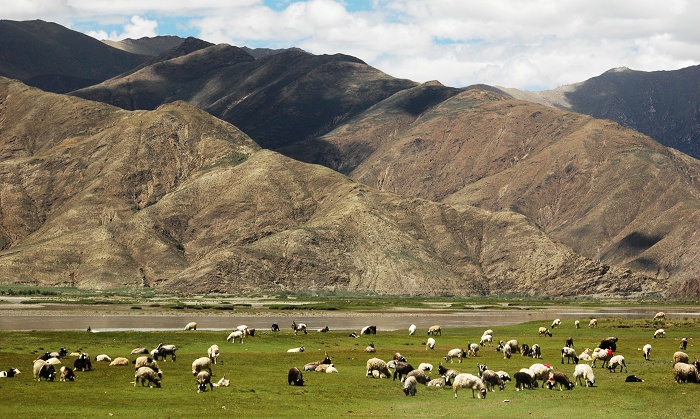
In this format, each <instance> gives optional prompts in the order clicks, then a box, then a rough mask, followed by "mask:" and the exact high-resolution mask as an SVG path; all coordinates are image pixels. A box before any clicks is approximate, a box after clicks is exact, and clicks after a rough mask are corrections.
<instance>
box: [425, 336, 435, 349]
mask: <svg viewBox="0 0 700 419" xmlns="http://www.w3.org/2000/svg"><path fill="white" fill-rule="evenodd" d="M428 349H435V339H433V338H428V341H427V342H426V343H425V350H426V351H427V350H428Z"/></svg>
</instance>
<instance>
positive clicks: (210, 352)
mask: <svg viewBox="0 0 700 419" xmlns="http://www.w3.org/2000/svg"><path fill="white" fill-rule="evenodd" d="M207 356H208V357H209V359H210V360H211V363H212V364H214V365H216V360H217V359H219V345H211V346H210V347H209V349H207Z"/></svg>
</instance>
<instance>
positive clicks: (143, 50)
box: [102, 35, 185, 57]
mask: <svg viewBox="0 0 700 419" xmlns="http://www.w3.org/2000/svg"><path fill="white" fill-rule="evenodd" d="M184 40H185V39H184V38H181V37H179V36H174V35H161V36H153V37H143V38H139V39H131V38H127V39H122V40H121V41H111V40H109V39H103V40H102V42H104V43H105V44H107V45H109V46H110V47H113V48H116V49H120V50H122V51H126V52H130V53H132V54H137V55H150V56H152V57H156V56H158V55H160V54H162V53H164V52H165V51H168V50H171V49H173V48H175V47H177V46H178V45H180V44H182V42H183V41H184Z"/></svg>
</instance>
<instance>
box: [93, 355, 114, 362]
mask: <svg viewBox="0 0 700 419" xmlns="http://www.w3.org/2000/svg"><path fill="white" fill-rule="evenodd" d="M95 362H112V358H110V356H109V355H106V354H100V355H97V356H96V357H95Z"/></svg>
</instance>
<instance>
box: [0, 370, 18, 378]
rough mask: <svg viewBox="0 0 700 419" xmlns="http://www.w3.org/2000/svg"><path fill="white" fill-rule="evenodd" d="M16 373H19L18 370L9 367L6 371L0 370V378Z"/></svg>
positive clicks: (12, 375) (10, 376) (9, 376)
mask: <svg viewBox="0 0 700 419" xmlns="http://www.w3.org/2000/svg"><path fill="white" fill-rule="evenodd" d="M17 374H21V372H20V370H18V369H17V368H9V369H8V370H7V371H0V378H13V377H14V376H15V375H17Z"/></svg>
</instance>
